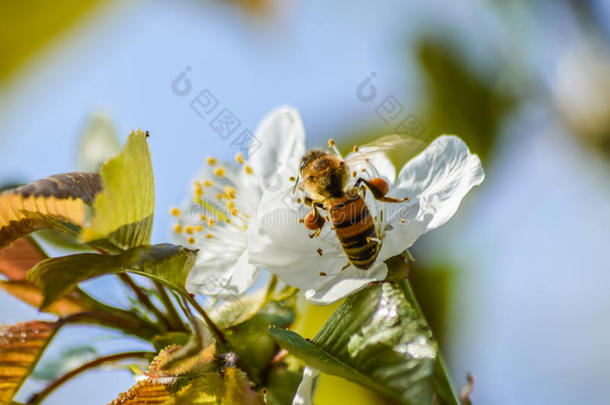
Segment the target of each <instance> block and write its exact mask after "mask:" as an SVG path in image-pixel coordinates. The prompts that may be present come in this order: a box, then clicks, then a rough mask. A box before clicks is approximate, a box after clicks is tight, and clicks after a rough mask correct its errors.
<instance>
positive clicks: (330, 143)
mask: <svg viewBox="0 0 610 405" xmlns="http://www.w3.org/2000/svg"><path fill="white" fill-rule="evenodd" d="M333 146H335V140H334V139H329V140H328V147H329V148H332V147H333Z"/></svg>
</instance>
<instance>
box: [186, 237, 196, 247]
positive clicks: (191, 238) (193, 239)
mask: <svg viewBox="0 0 610 405" xmlns="http://www.w3.org/2000/svg"><path fill="white" fill-rule="evenodd" d="M187 241H188V243H189V244H190V245H192V244H193V243H195V238H193V237H192V236H190V237H189V238H188V239H187Z"/></svg>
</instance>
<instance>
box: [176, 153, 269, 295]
mask: <svg viewBox="0 0 610 405" xmlns="http://www.w3.org/2000/svg"><path fill="white" fill-rule="evenodd" d="M218 168H223V169H224V174H223V175H222V176H218V175H216V174H214V171H215V170H217V169H218ZM195 180H196V181H199V182H200V184H203V183H204V181H212V183H213V184H212V185H211V186H203V190H204V195H203V196H202V197H201V198H202V199H203V201H204V204H205V205H202V204H201V203H197V202H195V199H196V196H195V194H193V195H192V196H191V197H190V198H189V200H188V201H187V203H185V204H184V207H183V210H182V214H181V216H180V218H179V220H178V223H179V224H180V225H181V226H182V227H183V228H184V229H186V227H187V226H190V227H191V228H196V227H198V226H202V227H203V230H201V231H199V232H192V233H191V234H186V233H181V234H174V240H175V241H176V242H177V243H180V244H182V245H184V246H186V247H189V248H197V249H199V253H198V256H197V262H196V263H195V266H194V267H193V269H192V270H191V272H190V274H189V277H188V279H187V290H189V292H191V293H196V294H205V295H210V296H218V297H223V298H230V297H234V296H235V295H239V294H242V293H243V292H245V291H246V290H247V289H248V288H249V287H250V286H251V285H252V284H253V283H254V281H255V280H256V276H257V274H258V273H257V270H256V266H254V265H252V264H250V263H248V254H247V238H246V230H245V227H244V225H245V224H246V223H247V218H246V217H244V216H243V215H241V214H238V215H239V217H234V216H230V213H229V209H228V208H227V203H228V202H229V201H232V202H233V203H234V204H235V207H237V208H238V209H239V211H240V212H242V213H247V212H250V211H251V210H252V207H253V206H255V202H256V201H257V199H258V198H260V196H261V195H262V190H261V189H260V188H259V187H258V186H257V183H256V182H252V181H251V180H252V176H248V175H247V174H246V173H245V171H244V169H243V167H241V166H237V165H235V164H231V163H226V162H221V163H218V164H216V165H215V166H213V167H210V166H206V167H204V168H203V169H202V170H201V172H200V173H199V174H198V175H197V176H196V178H195ZM226 187H231V188H232V189H234V190H235V192H236V197H235V199H232V200H228V199H227V197H226V195H225V193H226ZM193 188H194V187H193ZM217 194H222V195H223V196H222V198H221V199H218V198H217ZM202 214H203V215H205V216H206V221H203V220H201V215H202ZM226 216H229V218H230V219H231V223H228V222H227V221H226V218H227V217H226ZM209 219H214V221H215V224H214V225H213V226H212V227H210V224H209V222H208V221H209ZM208 234H209V235H211V236H212V237H211V238H207V237H206V235H208ZM191 237H192V238H194V241H195V242H194V243H193V244H190V243H188V239H189V238H191Z"/></svg>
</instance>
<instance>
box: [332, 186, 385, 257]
mask: <svg viewBox="0 0 610 405" xmlns="http://www.w3.org/2000/svg"><path fill="white" fill-rule="evenodd" d="M328 207H329V212H330V219H331V221H332V223H333V226H334V227H335V232H336V233H337V238H338V239H339V242H341V246H342V247H343V250H344V251H345V254H346V255H347V258H348V259H349V261H350V263H352V264H353V265H354V266H356V267H358V268H361V269H368V268H369V267H371V265H372V264H373V262H374V261H375V259H376V258H377V255H378V254H379V250H380V249H381V245H380V244H379V242H378V241H377V240H376V239H377V231H376V230H375V223H374V222H373V218H372V217H371V214H370V213H369V210H368V208H367V207H366V204H365V202H364V200H363V199H362V197H360V195H358V194H355V195H347V194H346V195H344V196H342V197H337V198H331V199H329V201H328ZM373 239H375V240H373Z"/></svg>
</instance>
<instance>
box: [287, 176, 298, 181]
mask: <svg viewBox="0 0 610 405" xmlns="http://www.w3.org/2000/svg"><path fill="white" fill-rule="evenodd" d="M288 180H289V181H295V180H296V179H295V178H294V176H290V177H288Z"/></svg>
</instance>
